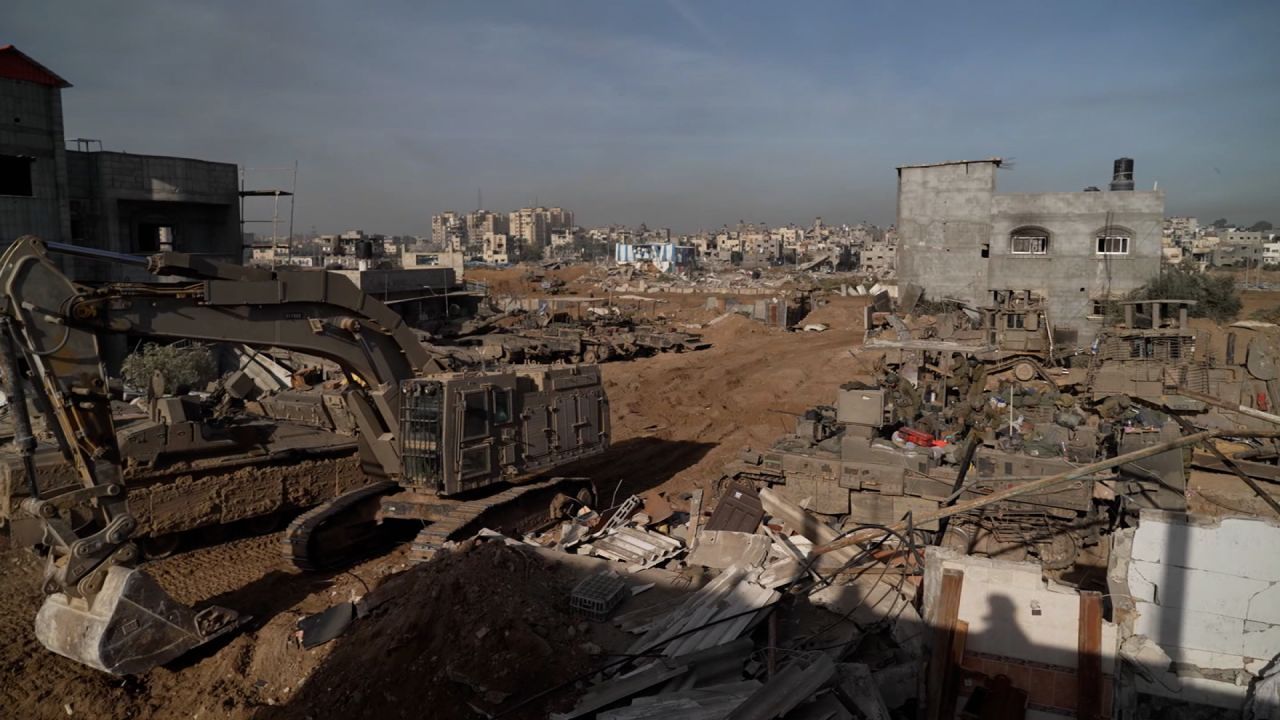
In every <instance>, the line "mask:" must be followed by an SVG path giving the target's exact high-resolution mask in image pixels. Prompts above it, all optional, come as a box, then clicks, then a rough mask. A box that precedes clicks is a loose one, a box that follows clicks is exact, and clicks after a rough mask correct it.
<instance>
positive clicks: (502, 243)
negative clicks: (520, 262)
mask: <svg viewBox="0 0 1280 720" xmlns="http://www.w3.org/2000/svg"><path fill="white" fill-rule="evenodd" d="M518 244H519V243H518V241H517V240H516V239H515V238H512V237H510V236H508V235H505V234H503V233H489V234H488V235H485V236H484V256H483V257H484V261H485V262H487V263H496V264H498V265H506V264H507V263H510V262H514V261H515V260H516V258H517V256H518V253H517V251H516V248H517V247H518Z"/></svg>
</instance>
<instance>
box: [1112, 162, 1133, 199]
mask: <svg viewBox="0 0 1280 720" xmlns="http://www.w3.org/2000/svg"><path fill="white" fill-rule="evenodd" d="M1132 189H1133V158H1119V159H1117V160H1116V163H1115V165H1114V167H1113V172H1112V174H1111V190H1112V191H1119V190H1132Z"/></svg>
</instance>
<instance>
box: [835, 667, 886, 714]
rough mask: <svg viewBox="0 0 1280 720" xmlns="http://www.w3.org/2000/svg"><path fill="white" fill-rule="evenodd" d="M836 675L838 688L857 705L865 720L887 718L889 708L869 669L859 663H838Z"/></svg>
mask: <svg viewBox="0 0 1280 720" xmlns="http://www.w3.org/2000/svg"><path fill="white" fill-rule="evenodd" d="M836 675H837V677H838V678H839V681H840V689H841V691H843V692H844V694H845V695H846V696H848V698H849V699H850V700H852V701H853V702H854V704H855V705H857V706H858V712H860V713H862V717H863V718H865V720H889V708H888V707H886V706H885V702H884V698H882V697H881V696H880V688H879V686H878V685H876V681H875V680H874V679H872V677H871V670H870V668H868V667H867V666H866V665H863V664H861V663H839V664H837V665H836Z"/></svg>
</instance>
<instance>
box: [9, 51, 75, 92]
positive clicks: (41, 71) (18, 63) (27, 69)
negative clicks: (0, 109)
mask: <svg viewBox="0 0 1280 720" xmlns="http://www.w3.org/2000/svg"><path fill="white" fill-rule="evenodd" d="M0 77H5V78H9V79H11V80H26V81H27V82H33V83H39V84H40V85H48V86H50V87H56V88H69V87H71V83H69V82H67V81H66V80H64V79H62V77H60V76H59V75H58V74H57V73H55V72H54V71H52V70H50V69H49V68H47V67H45V66H43V65H41V64H40V63H38V62H36V61H35V60H32V59H31V57H30V56H29V55H27V54H26V53H24V52H22V51H21V50H19V49H18V48H16V47H14V46H12V45H0Z"/></svg>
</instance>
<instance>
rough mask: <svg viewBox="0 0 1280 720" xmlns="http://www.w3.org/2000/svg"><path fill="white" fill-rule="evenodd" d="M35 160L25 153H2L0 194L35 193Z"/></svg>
mask: <svg viewBox="0 0 1280 720" xmlns="http://www.w3.org/2000/svg"><path fill="white" fill-rule="evenodd" d="M34 160H35V158H30V157H26V156H24V155H0V195H17V196H19V197H32V196H34V195H35V193H34V192H33V185H32V182H31V167H32V165H34Z"/></svg>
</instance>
